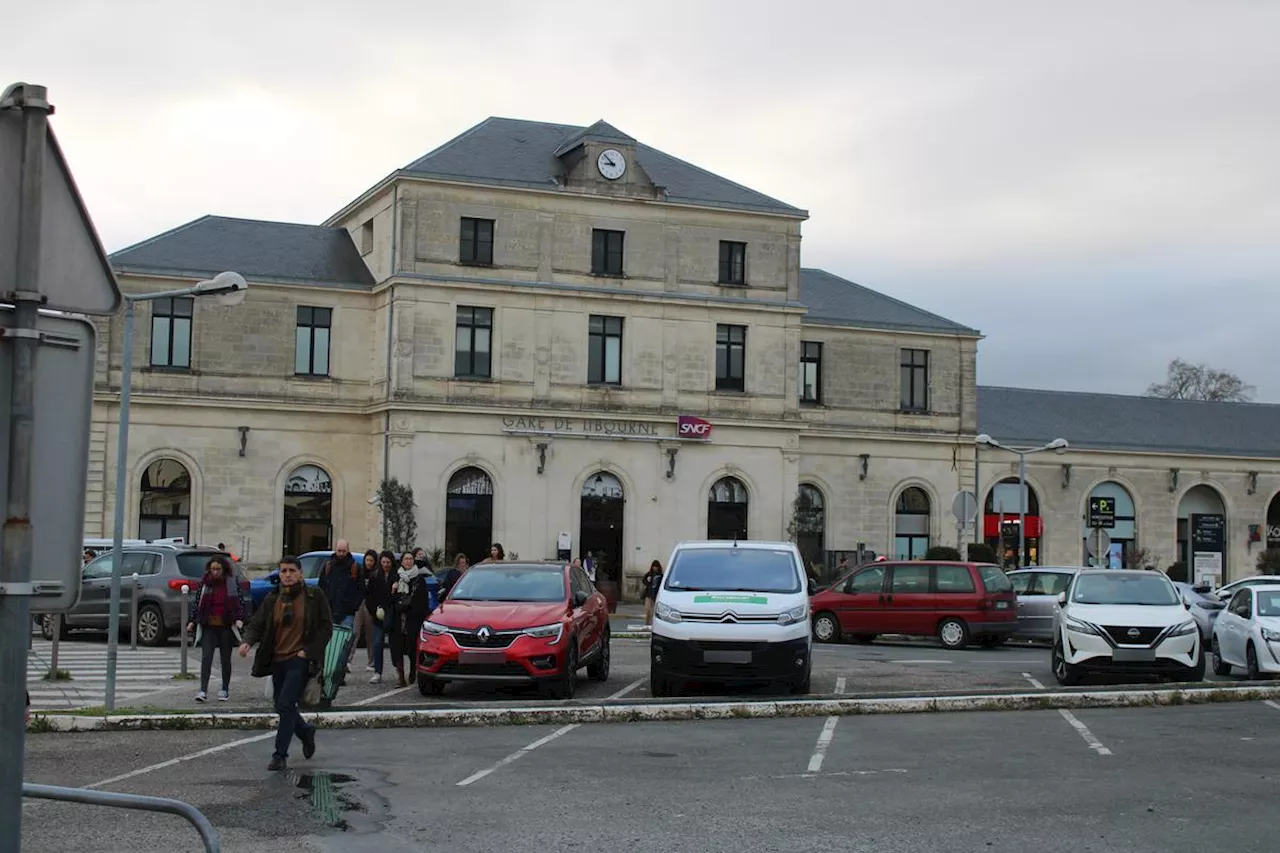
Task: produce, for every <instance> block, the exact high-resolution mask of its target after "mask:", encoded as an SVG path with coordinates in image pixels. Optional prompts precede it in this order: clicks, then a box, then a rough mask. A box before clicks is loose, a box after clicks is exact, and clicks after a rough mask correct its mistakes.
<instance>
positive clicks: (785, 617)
mask: <svg viewBox="0 0 1280 853" xmlns="http://www.w3.org/2000/svg"><path fill="white" fill-rule="evenodd" d="M808 618H809V605H807V604H797V605H796V606H795V607H793V608H791V609H790V610H788V611H787V612H785V613H782V614H779V616H778V624H779V625H794V624H796V623H797V622H803V621H804V620H806V619H808Z"/></svg>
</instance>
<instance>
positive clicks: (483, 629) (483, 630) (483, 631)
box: [476, 625, 493, 643]
mask: <svg viewBox="0 0 1280 853" xmlns="http://www.w3.org/2000/svg"><path fill="white" fill-rule="evenodd" d="M476 636H477V637H479V638H480V642H482V643H487V642H489V638H490V637H492V636H493V631H492V630H491V629H490V628H489V626H488V625H481V626H480V630H479V631H476Z"/></svg>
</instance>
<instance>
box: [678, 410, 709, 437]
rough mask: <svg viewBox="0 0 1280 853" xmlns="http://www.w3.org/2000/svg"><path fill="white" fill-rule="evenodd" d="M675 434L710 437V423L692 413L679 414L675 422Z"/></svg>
mask: <svg viewBox="0 0 1280 853" xmlns="http://www.w3.org/2000/svg"><path fill="white" fill-rule="evenodd" d="M676 435H678V436H680V437H681V438H710V437H711V424H710V423H709V422H707V421H704V420H703V419H702V418H695V417H694V416H693V415H681V416H680V420H679V421H677V422H676Z"/></svg>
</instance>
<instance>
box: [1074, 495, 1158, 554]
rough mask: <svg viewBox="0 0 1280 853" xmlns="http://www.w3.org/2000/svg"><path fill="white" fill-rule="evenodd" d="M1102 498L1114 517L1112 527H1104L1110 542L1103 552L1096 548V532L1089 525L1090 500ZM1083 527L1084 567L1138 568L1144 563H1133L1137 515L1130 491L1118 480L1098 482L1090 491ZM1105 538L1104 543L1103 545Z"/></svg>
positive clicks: (1100, 499)
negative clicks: (1137, 564) (1139, 564)
mask: <svg viewBox="0 0 1280 853" xmlns="http://www.w3.org/2000/svg"><path fill="white" fill-rule="evenodd" d="M1095 500H1097V501H1105V502H1106V503H1107V505H1108V506H1109V507H1110V509H1111V510H1112V511H1111V515H1113V516H1114V517H1115V526H1113V527H1108V528H1103V529H1104V530H1105V532H1106V539H1109V540H1110V545H1109V546H1108V547H1106V548H1105V549H1104V552H1103V553H1097V554H1095V553H1092V552H1094V551H1098V534H1097V532H1096V531H1095V530H1094V529H1093V528H1091V527H1089V510H1088V507H1089V504H1090V503H1091V502H1093V501H1095ZM1083 526H1084V531H1083V535H1084V562H1083V565H1086V566H1103V567H1107V568H1112V569H1141V568H1145V567H1144V566H1136V565H1133V564H1132V561H1133V558H1134V548H1135V539H1136V536H1137V518H1136V514H1135V513H1134V508H1133V496H1132V495H1130V494H1129V490H1128V489H1126V488H1125V487H1124V486H1122V485H1120V484H1119V483H1114V482H1106V483H1099V484H1098V485H1096V486H1094V487H1093V489H1092V490H1091V491H1090V492H1089V497H1088V499H1087V501H1086V503H1085V517H1084V520H1083ZM1106 539H1104V542H1103V544H1106Z"/></svg>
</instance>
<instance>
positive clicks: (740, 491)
mask: <svg viewBox="0 0 1280 853" xmlns="http://www.w3.org/2000/svg"><path fill="white" fill-rule="evenodd" d="M707 538H708V539H747V538H749V537H748V536H747V487H746V486H744V485H743V484H742V481H741V480H739V479H738V478H737V477H721V478H720V479H719V480H716V482H715V484H714V485H713V486H712V487H711V493H710V495H709V496H708V501H707Z"/></svg>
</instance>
